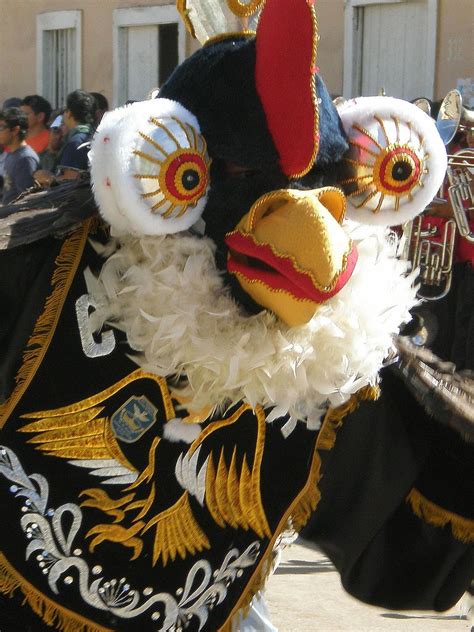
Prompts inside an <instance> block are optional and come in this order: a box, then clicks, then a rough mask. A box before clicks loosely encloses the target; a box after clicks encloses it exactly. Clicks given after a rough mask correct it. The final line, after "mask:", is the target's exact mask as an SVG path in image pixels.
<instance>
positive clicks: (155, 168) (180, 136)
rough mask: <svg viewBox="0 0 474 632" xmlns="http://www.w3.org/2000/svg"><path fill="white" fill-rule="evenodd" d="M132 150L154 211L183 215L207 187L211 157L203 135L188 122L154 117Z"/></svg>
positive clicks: (166, 215)
mask: <svg viewBox="0 0 474 632" xmlns="http://www.w3.org/2000/svg"><path fill="white" fill-rule="evenodd" d="M140 139H141V142H139V143H138V142H137V145H138V146H137V148H136V149H135V150H134V152H133V154H134V156H135V159H134V161H133V168H134V170H135V173H134V177H135V179H136V180H138V181H139V187H140V195H141V197H142V198H143V199H144V200H145V201H146V203H147V204H148V205H149V206H150V211H151V212H152V213H159V214H160V215H161V216H162V217H163V218H169V217H181V216H182V215H184V214H185V213H186V211H187V210H188V207H190V206H192V207H195V206H196V205H197V203H198V202H199V200H200V199H201V198H202V197H203V195H204V194H205V193H206V191H207V187H208V184H209V166H210V160H209V158H208V156H207V152H206V143H205V141H204V139H203V137H202V136H201V135H200V134H198V133H197V131H196V130H195V129H194V128H193V127H192V126H190V125H189V124H187V123H183V122H181V121H180V120H179V119H176V118H172V119H169V120H167V121H164V120H160V119H158V118H156V117H151V118H150V120H149V121H148V129H147V130H146V131H140Z"/></svg>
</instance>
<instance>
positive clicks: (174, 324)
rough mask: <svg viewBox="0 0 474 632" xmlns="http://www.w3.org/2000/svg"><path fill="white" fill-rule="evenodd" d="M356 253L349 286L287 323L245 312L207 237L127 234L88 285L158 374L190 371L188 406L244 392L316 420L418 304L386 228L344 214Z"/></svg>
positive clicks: (99, 316) (383, 350) (352, 387)
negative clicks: (304, 318) (305, 318)
mask: <svg viewBox="0 0 474 632" xmlns="http://www.w3.org/2000/svg"><path fill="white" fill-rule="evenodd" d="M344 228H345V229H346V230H347V231H348V233H350V235H351V238H352V239H353V240H354V241H355V242H356V243H357V248H358V251H359V261H358V263H357V266H356V269H355V271H354V273H353V275H352V277H351V279H350V281H349V282H348V283H347V284H346V286H345V287H344V288H343V289H342V290H341V291H340V292H339V293H338V294H337V295H336V296H335V297H333V298H332V299H330V300H329V301H328V302H327V303H326V304H324V305H323V306H321V307H320V309H319V310H318V312H317V313H316V315H315V316H314V318H313V319H312V320H311V321H310V322H309V323H308V324H307V325H305V326H302V327H294V328H290V327H288V326H286V325H285V324H284V323H282V322H281V321H280V320H279V319H277V318H276V317H275V316H274V315H273V314H271V313H269V312H267V311H262V312H261V313H260V314H258V315H256V316H251V317H249V316H248V315H246V314H245V313H244V312H243V311H242V309H241V308H240V307H239V306H238V305H237V304H236V303H235V301H234V300H233V299H232V297H231V296H230V294H229V292H228V290H227V289H226V287H225V286H224V283H223V279H222V276H221V274H220V273H219V272H218V270H217V269H216V266H215V262H214V245H213V242H212V241H211V240H209V239H207V238H203V239H201V238H198V237H194V236H191V235H189V234H188V233H181V234H179V235H169V236H164V237H143V238H132V237H124V238H121V239H120V240H119V241H118V246H117V251H116V252H115V254H113V255H112V256H110V257H109V258H108V259H107V260H106V262H105V263H104V265H103V268H102V270H101V273H100V277H99V279H96V280H94V281H92V280H91V279H89V280H88V284H89V292H91V293H92V294H94V295H95V296H96V298H97V299H98V300H99V301H101V302H102V304H103V305H104V307H103V309H101V310H100V312H96V313H95V314H94V318H95V319H96V320H95V323H94V324H95V326H96V327H97V328H100V327H101V326H102V325H103V324H104V322H105V321H107V322H109V323H110V324H113V325H114V326H115V327H117V328H119V329H121V330H123V331H125V332H126V335H127V338H128V342H129V344H130V346H131V347H132V349H134V350H135V351H136V352H137V353H136V355H135V356H134V358H133V360H134V361H135V362H136V363H137V364H138V365H139V366H141V367H142V368H143V369H145V370H147V371H152V372H154V373H156V374H158V375H161V376H166V377H172V376H176V377H179V376H183V375H185V376H186V377H187V386H185V387H184V389H183V391H182V395H184V396H185V397H187V398H189V400H190V401H189V405H188V404H187V408H188V409H189V410H190V411H197V410H200V409H202V408H204V407H206V406H213V407H220V408H223V407H226V406H229V405H233V404H236V403H238V402H240V401H242V400H244V401H247V402H248V403H249V404H251V405H252V406H256V405H257V404H260V405H262V406H264V407H274V410H273V412H272V413H271V414H270V416H269V421H271V420H273V419H275V418H277V417H279V416H282V415H287V414H288V415H289V416H290V418H291V419H290V422H289V426H288V429H287V430H288V432H291V429H292V428H293V425H294V423H296V421H305V422H306V423H307V424H308V426H309V427H313V428H317V427H318V426H319V422H320V417H321V414H322V412H323V410H324V409H325V408H326V407H327V405H331V406H338V405H340V404H342V403H344V402H345V401H347V400H348V399H349V397H350V396H351V394H353V393H355V392H356V391H358V390H359V389H360V388H362V387H363V386H366V385H367V384H374V383H376V381H377V374H378V371H379V370H380V368H381V365H382V363H383V360H384V358H385V357H386V355H387V352H388V350H389V348H390V347H391V341H392V336H393V335H394V334H396V333H397V332H398V329H399V326H400V324H401V323H402V322H405V321H407V320H409V318H410V316H409V309H411V308H412V307H413V306H414V305H415V304H416V298H415V289H414V288H413V275H407V274H406V273H407V266H406V263H405V262H401V261H399V260H397V259H396V258H395V244H394V243H393V239H392V240H389V239H388V238H387V236H388V233H387V230H386V229H384V228H377V227H367V226H362V225H358V224H353V223H351V222H349V221H347V222H345V224H344Z"/></svg>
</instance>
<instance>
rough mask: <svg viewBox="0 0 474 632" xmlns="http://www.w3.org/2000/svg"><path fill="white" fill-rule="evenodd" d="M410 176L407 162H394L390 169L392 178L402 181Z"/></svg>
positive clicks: (409, 166) (410, 170) (410, 172)
mask: <svg viewBox="0 0 474 632" xmlns="http://www.w3.org/2000/svg"><path fill="white" fill-rule="evenodd" d="M411 174H412V167H411V165H410V164H408V162H405V161H404V160H400V161H399V162H396V163H395V164H394V165H393V167H392V178H393V179H394V180H397V181H399V182H400V181H403V180H406V179H407V178H409V177H410V176H411Z"/></svg>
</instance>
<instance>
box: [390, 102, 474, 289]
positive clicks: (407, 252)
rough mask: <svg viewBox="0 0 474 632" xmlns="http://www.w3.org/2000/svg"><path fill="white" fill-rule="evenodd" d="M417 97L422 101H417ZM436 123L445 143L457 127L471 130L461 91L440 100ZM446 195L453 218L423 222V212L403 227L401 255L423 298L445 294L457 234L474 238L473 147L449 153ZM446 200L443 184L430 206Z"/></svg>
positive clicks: (470, 116)
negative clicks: (414, 272) (416, 274)
mask: <svg viewBox="0 0 474 632" xmlns="http://www.w3.org/2000/svg"><path fill="white" fill-rule="evenodd" d="M417 101H420V102H422V103H417ZM417 101H415V104H416V105H418V106H419V107H421V109H423V110H424V111H427V110H426V109H425V107H424V106H425V104H424V101H426V99H417ZM436 127H437V129H438V132H439V134H440V136H441V138H442V139H443V142H444V144H445V145H447V144H448V143H450V142H451V140H452V139H453V137H454V135H455V134H456V132H457V131H458V130H466V131H472V129H473V128H474V113H473V112H471V111H470V110H468V109H467V108H465V107H464V106H463V105H462V98H461V94H460V93H459V92H458V91H457V90H451V91H450V92H448V94H447V95H446V97H445V98H444V99H443V102H442V103H441V106H440V110H439V114H438V117H437V120H436ZM446 175H447V179H448V184H449V186H448V190H447V196H448V198H449V201H450V203H451V206H452V209H453V219H449V220H448V221H447V222H445V223H444V225H443V227H442V228H441V227H440V226H438V225H437V224H436V223H433V224H427V225H426V223H425V224H424V223H423V216H419V217H417V218H415V219H414V220H413V221H411V222H408V223H407V224H406V225H405V226H404V229H403V236H402V244H401V257H402V258H404V259H408V260H409V261H411V262H412V267H413V268H414V269H418V270H419V283H420V287H419V289H418V292H417V295H418V297H419V298H421V299H424V300H426V301H437V300H439V299H441V298H443V297H444V296H446V295H447V294H448V292H449V290H450V288H451V280H452V268H453V261H454V253H455V244H456V238H457V236H458V235H460V236H461V237H463V238H465V239H467V240H468V241H470V242H474V233H473V232H472V231H471V229H470V226H469V218H470V216H471V214H472V213H474V184H473V181H474V150H472V149H461V150H460V151H458V152H456V153H455V154H448V167H447V171H446ZM446 201H447V198H446V191H445V190H443V188H442V189H441V190H440V192H439V193H438V196H437V197H436V198H435V199H434V200H433V202H432V206H430V207H428V208H427V212H428V214H429V211H430V209H431V210H432V209H433V208H436V205H437V204H440V203H445V202H446Z"/></svg>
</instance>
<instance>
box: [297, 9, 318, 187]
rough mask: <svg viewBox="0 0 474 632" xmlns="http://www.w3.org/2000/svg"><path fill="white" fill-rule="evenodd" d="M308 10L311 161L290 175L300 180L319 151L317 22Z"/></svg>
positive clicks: (309, 168)
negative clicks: (309, 17)
mask: <svg viewBox="0 0 474 632" xmlns="http://www.w3.org/2000/svg"><path fill="white" fill-rule="evenodd" d="M308 6H309V10H310V12H311V20H312V24H313V50H312V54H311V66H310V72H311V79H310V91H311V100H312V102H313V111H314V128H313V134H314V136H313V138H314V142H313V153H312V155H311V159H310V161H309V163H308V166H307V167H305V169H303V171H300V172H299V173H292V174H291V177H292V178H302V177H303V176H305V175H306V174H307V173H308V172H309V171H310V170H311V168H312V166H313V165H314V163H315V161H316V157H317V155H318V151H319V106H318V96H317V94H316V73H317V66H316V63H317V47H318V39H319V35H318V21H317V19H316V10H315V8H314V4H309V3H308Z"/></svg>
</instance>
